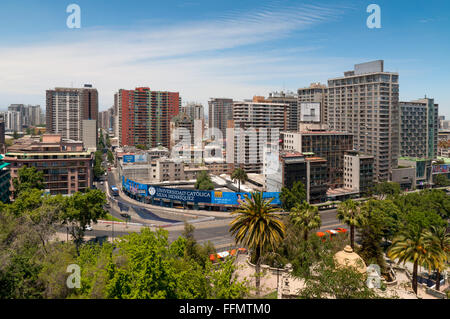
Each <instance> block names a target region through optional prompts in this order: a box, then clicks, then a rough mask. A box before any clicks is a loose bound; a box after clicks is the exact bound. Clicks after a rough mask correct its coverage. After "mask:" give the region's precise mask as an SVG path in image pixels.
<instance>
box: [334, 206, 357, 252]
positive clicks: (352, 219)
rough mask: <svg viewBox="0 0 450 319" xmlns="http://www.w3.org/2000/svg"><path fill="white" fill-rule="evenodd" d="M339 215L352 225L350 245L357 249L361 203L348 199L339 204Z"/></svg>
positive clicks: (339, 217)
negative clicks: (356, 233) (356, 234)
mask: <svg viewBox="0 0 450 319" xmlns="http://www.w3.org/2000/svg"><path fill="white" fill-rule="evenodd" d="M337 217H338V219H339V220H340V221H342V222H344V223H345V224H347V225H348V226H350V246H351V247H352V249H353V250H355V227H360V226H361V218H362V215H361V204H360V203H356V202H355V201H353V200H351V199H348V200H346V201H345V202H343V203H341V204H339V207H338V209H337Z"/></svg>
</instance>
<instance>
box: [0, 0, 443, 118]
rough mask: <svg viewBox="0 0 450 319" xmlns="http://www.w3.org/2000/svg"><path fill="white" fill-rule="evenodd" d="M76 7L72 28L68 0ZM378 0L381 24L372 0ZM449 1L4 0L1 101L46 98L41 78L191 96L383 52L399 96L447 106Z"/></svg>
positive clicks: (337, 72) (228, 91)
mask: <svg viewBox="0 0 450 319" xmlns="http://www.w3.org/2000/svg"><path fill="white" fill-rule="evenodd" d="M71 3H76V4H78V5H79V6H80V7H81V23H82V28H81V29H68V28H67V26H66V19H67V17H68V14H67V13H66V7H67V6H68V5H69V4H71ZM371 3H375V4H378V5H379V6H380V7H381V23H382V28H381V29H369V28H367V26H366V19H367V17H368V16H369V13H367V12H366V8H367V6H368V5H369V4H371ZM449 12H450V1H447V0H441V1H437V0H428V1H419V0H417V1H403V0H389V1H379V0H371V1H363V0H353V1H348V0H342V1H339V0H338V1H320V0H317V1H301V0H297V1H283V0H278V1H264V0H259V1H253V0H245V1H242V0H241V1H232V0H229V1H213V0H210V1H203V0H187V1H175V0H166V1H153V0H147V1H137V0H133V1H117V0H116V1H111V0H110V1H100V0H83V1H81V0H72V1H61V0H58V1H55V0H47V1H42V0H41V1H31V0H28V1H26V0H15V1H8V2H6V1H1V2H0V30H1V31H0V74H1V76H0V108H2V109H4V108H6V107H7V106H8V105H9V104H11V103H26V104H28V103H29V104H41V105H42V106H44V105H45V90H46V89H49V88H53V87H55V86H72V85H73V86H81V85H82V84H83V83H92V84H93V85H94V86H95V87H97V89H98V90H99V96H100V109H101V110H104V109H106V108H108V107H110V106H111V105H112V104H113V94H114V92H116V91H117V90H118V89H119V88H127V89H131V88H134V87H136V86H150V87H151V88H153V89H155V90H170V91H179V92H180V94H181V96H182V97H183V100H184V101H197V102H201V103H203V104H206V103H207V100H208V99H209V98H210V97H231V98H234V99H244V98H251V97H252V96H253V95H265V96H267V95H268V93H269V92H271V91H276V90H282V89H285V90H292V91H295V90H296V89H297V88H299V87H305V86H308V85H309V84H310V83H311V82H322V83H326V81H327V79H329V78H333V77H336V76H341V75H342V74H343V72H344V71H347V70H351V69H353V65H354V64H356V63H361V62H366V61H370V60H377V59H383V60H385V70H386V71H394V72H399V74H400V98H401V99H402V100H411V99H417V98H421V97H423V96H425V95H427V96H429V97H434V98H435V101H436V103H438V104H439V105H440V113H441V114H443V115H446V116H447V117H450V83H449V82H450V81H449V74H450V59H449V57H450V41H449V31H450V17H449V16H448V13H449Z"/></svg>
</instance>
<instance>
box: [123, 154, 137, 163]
mask: <svg viewBox="0 0 450 319" xmlns="http://www.w3.org/2000/svg"><path fill="white" fill-rule="evenodd" d="M135 161H136V158H135V156H134V155H124V156H123V162H124V163H134V162H135Z"/></svg>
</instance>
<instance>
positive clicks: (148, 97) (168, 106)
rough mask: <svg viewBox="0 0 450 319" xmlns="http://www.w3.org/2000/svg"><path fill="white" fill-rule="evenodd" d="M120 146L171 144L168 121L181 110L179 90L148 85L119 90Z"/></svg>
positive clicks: (117, 98) (116, 107) (117, 102)
mask: <svg viewBox="0 0 450 319" xmlns="http://www.w3.org/2000/svg"><path fill="white" fill-rule="evenodd" d="M114 100H115V103H116V104H117V105H116V106H115V109H117V110H118V114H119V141H120V144H121V145H122V146H124V145H129V146H136V145H145V146H147V147H149V148H153V147H157V146H159V145H162V146H164V147H167V148H169V147H170V120H171V119H172V118H173V117H174V116H176V115H178V113H179V110H180V95H179V93H178V92H165V91H164V92H163V91H152V90H150V88H148V87H140V88H136V89H135V90H119V92H118V93H116V96H115V99H114Z"/></svg>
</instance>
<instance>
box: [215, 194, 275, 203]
mask: <svg viewBox="0 0 450 319" xmlns="http://www.w3.org/2000/svg"><path fill="white" fill-rule="evenodd" d="M212 193H213V199H212V204H218V205H239V204H240V203H239V202H238V200H244V199H245V195H247V196H248V197H250V198H251V197H252V196H251V194H250V193H233V192H216V191H213V192H212ZM263 198H266V199H269V198H272V202H271V204H272V205H281V202H280V193H263Z"/></svg>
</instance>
